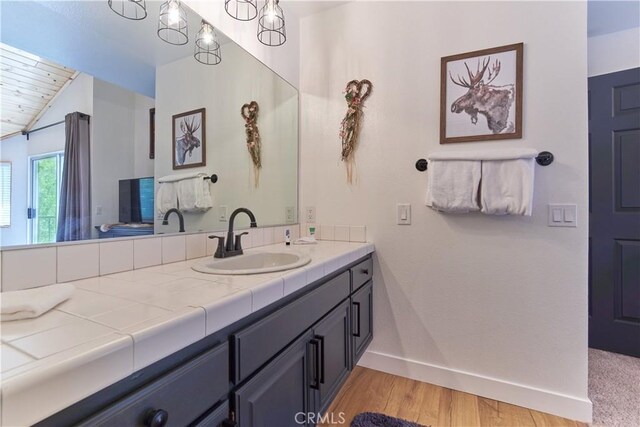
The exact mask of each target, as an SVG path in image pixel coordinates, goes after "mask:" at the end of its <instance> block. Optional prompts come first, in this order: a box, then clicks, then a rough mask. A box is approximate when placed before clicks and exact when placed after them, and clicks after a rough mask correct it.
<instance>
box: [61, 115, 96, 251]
mask: <svg viewBox="0 0 640 427" xmlns="http://www.w3.org/2000/svg"><path fill="white" fill-rule="evenodd" d="M64 119H65V139H66V141H65V146H64V166H63V169H62V187H61V189H60V204H59V205H60V206H59V212H58V233H57V236H56V240H57V241H58V242H66V241H70V240H85V239H90V238H91V160H90V157H89V148H90V146H89V145H90V144H89V116H88V115H86V114H82V113H78V112H75V113H70V114H67V115H66V117H65V118H64Z"/></svg>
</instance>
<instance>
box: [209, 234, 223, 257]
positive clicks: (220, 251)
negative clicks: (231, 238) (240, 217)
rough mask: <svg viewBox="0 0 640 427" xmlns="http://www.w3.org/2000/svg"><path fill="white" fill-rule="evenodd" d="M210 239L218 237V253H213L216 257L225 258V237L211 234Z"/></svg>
mask: <svg viewBox="0 0 640 427" xmlns="http://www.w3.org/2000/svg"><path fill="white" fill-rule="evenodd" d="M209 238H210V239H218V248H217V249H216V253H215V254H213V257H214V258H224V256H225V250H224V237H222V236H215V235H213V234H212V235H211V236H209Z"/></svg>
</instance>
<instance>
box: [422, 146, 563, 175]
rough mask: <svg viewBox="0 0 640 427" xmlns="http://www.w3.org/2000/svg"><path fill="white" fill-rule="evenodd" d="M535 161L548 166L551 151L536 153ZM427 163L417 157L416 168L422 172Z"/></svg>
mask: <svg viewBox="0 0 640 427" xmlns="http://www.w3.org/2000/svg"><path fill="white" fill-rule="evenodd" d="M536 163H538V164H539V165H540V166H549V165H550V164H551V163H553V153H551V152H549V151H542V152H540V153H538V156H537V157H536ZM428 164H429V162H427V160H426V159H418V161H417V162H416V169H417V170H419V171H420V172H424V171H426V170H427V165H428Z"/></svg>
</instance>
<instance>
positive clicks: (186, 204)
mask: <svg viewBox="0 0 640 427" xmlns="http://www.w3.org/2000/svg"><path fill="white" fill-rule="evenodd" d="M204 176H205V175H204V174H202V175H198V176H197V177H195V178H190V179H183V180H181V181H179V182H176V183H175V184H174V185H176V186H177V192H178V204H179V205H180V210H181V211H183V212H204V211H207V210H209V209H211V208H212V207H213V199H212V198H211V192H210V191H209V181H207V180H204V179H203V177H204Z"/></svg>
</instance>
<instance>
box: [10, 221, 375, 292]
mask: <svg viewBox="0 0 640 427" xmlns="http://www.w3.org/2000/svg"><path fill="white" fill-rule="evenodd" d="M309 225H311V224H302V225H299V224H292V225H286V226H279V227H265V228H258V229H249V230H238V231H239V232H241V231H249V235H245V236H243V239H242V242H243V245H242V246H243V247H244V248H246V249H248V248H252V247H258V246H264V245H271V244H274V243H282V242H284V233H285V229H287V228H289V229H290V230H291V236H292V241H293V240H295V239H297V238H298V237H299V236H307V235H308V234H309V231H308V226H309ZM315 227H316V238H317V239H318V240H343V241H352V242H365V241H366V227H364V226H346V225H324V224H323V225H315ZM211 234H215V235H221V236H224V235H225V234H226V233H224V232H215V233H196V234H185V235H172V236H154V237H145V238H134V239H126V238H124V239H110V240H109V241H93V242H83V243H79V244H64V245H59V246H49V247H33V248H29V247H27V248H19V249H7V250H2V251H0V257H1V259H0V290H1V291H3V292H6V291H17V290H22V289H29V288H35V287H39V286H45V285H50V284H53V283H62V282H67V281H73V280H79V279H86V278H90V277H96V276H99V275H105V274H111V273H116V272H120V271H129V270H133V269H138V268H144V267H151V266H154V265H160V264H168V263H172V262H177V261H184V260H185V259H193V258H199V257H203V256H210V255H212V254H213V253H214V251H215V249H216V245H217V240H211V239H208V236H209V235H211Z"/></svg>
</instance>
